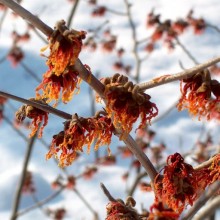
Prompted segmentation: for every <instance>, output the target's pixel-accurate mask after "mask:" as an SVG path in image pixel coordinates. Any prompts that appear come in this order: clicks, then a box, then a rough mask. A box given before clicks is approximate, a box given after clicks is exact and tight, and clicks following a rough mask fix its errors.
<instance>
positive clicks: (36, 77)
mask: <svg viewBox="0 0 220 220" xmlns="http://www.w3.org/2000/svg"><path fill="white" fill-rule="evenodd" d="M20 65H21V66H22V67H23V68H24V69H25V70H26V72H27V73H28V74H30V75H31V76H32V77H33V78H34V79H35V80H36V81H37V82H39V83H40V82H41V79H40V78H39V77H38V76H37V75H36V74H35V73H34V72H33V71H32V70H31V69H30V68H29V67H28V66H27V65H26V64H25V63H24V62H23V61H21V62H20Z"/></svg>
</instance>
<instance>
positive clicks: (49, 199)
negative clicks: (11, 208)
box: [17, 186, 64, 217]
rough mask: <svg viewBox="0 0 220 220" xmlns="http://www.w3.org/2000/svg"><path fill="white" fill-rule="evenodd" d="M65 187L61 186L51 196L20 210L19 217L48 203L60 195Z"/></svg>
mask: <svg viewBox="0 0 220 220" xmlns="http://www.w3.org/2000/svg"><path fill="white" fill-rule="evenodd" d="M63 189H64V186H61V187H60V189H59V190H57V191H56V192H54V193H53V194H51V195H50V196H48V197H47V198H45V199H43V200H41V201H38V202H37V203H36V204H34V205H32V206H30V207H28V208H25V209H23V210H21V211H19V212H18V213H17V217H18V216H21V215H24V214H26V213H28V212H30V211H32V210H34V209H35V208H37V207H42V206H44V205H45V204H47V203H48V202H50V201H51V200H53V199H54V198H56V197H57V196H58V195H60V193H61V192H62V191H63Z"/></svg>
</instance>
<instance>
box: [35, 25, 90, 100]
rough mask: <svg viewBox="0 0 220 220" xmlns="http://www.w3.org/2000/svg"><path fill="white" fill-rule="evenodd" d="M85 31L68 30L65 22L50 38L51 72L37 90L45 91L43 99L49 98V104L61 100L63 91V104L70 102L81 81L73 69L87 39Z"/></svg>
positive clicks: (49, 61)
mask: <svg viewBox="0 0 220 220" xmlns="http://www.w3.org/2000/svg"><path fill="white" fill-rule="evenodd" d="M85 34H86V33H85V32H84V31H80V32H79V31H76V30H68V29H67V27H66V26H65V22H64V21H61V22H58V23H57V25H56V27H55V30H54V32H53V34H52V36H50V38H49V39H50V43H49V47H50V55H49V57H48V60H47V62H46V64H47V65H48V67H49V70H48V71H47V72H46V73H45V74H44V79H43V81H42V83H41V84H40V85H39V86H38V87H37V88H36V92H37V96H38V97H39V93H38V91H39V90H40V89H42V90H43V94H42V97H43V98H47V99H48V100H47V102H50V101H51V100H53V99H55V100H56V101H57V100H58V98H59V93H60V91H61V89H62V100H63V102H64V103H65V102H68V101H70V99H71V97H72V95H73V92H74V89H75V88H76V87H77V83H79V81H80V80H78V79H77V76H78V74H77V73H76V72H75V71H73V70H72V69H71V67H72V66H73V65H74V64H75V61H76V60H77V58H78V56H79V53H80V51H81V48H82V40H83V39H84V38H85Z"/></svg>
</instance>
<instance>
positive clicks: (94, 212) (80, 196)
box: [73, 188, 99, 220]
mask: <svg viewBox="0 0 220 220" xmlns="http://www.w3.org/2000/svg"><path fill="white" fill-rule="evenodd" d="M73 191H74V192H75V193H76V195H77V196H78V197H79V198H80V199H81V200H82V201H83V203H84V204H85V205H86V207H87V208H88V209H89V210H90V211H91V212H92V213H93V215H94V217H95V219H96V220H98V219H99V217H98V213H97V212H96V211H95V210H94V209H93V208H92V206H91V205H90V204H89V203H88V202H87V201H86V200H85V198H84V197H83V196H82V195H81V193H80V192H79V191H78V190H77V189H75V188H74V189H73Z"/></svg>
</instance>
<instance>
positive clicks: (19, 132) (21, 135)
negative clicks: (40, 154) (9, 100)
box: [3, 115, 29, 141]
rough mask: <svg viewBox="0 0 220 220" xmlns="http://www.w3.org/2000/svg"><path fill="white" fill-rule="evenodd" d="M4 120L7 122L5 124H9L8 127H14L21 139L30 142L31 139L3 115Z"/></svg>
mask: <svg viewBox="0 0 220 220" xmlns="http://www.w3.org/2000/svg"><path fill="white" fill-rule="evenodd" d="M3 119H4V120H5V122H7V124H8V125H10V126H11V127H12V129H13V130H14V131H15V132H16V133H17V134H18V135H19V136H20V137H21V138H23V139H24V140H25V141H28V140H29V139H28V138H27V137H26V136H25V135H24V134H23V133H22V132H21V131H20V130H18V129H16V128H15V127H14V125H13V123H12V122H11V121H10V120H9V118H8V117H7V116H5V115H3Z"/></svg>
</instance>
